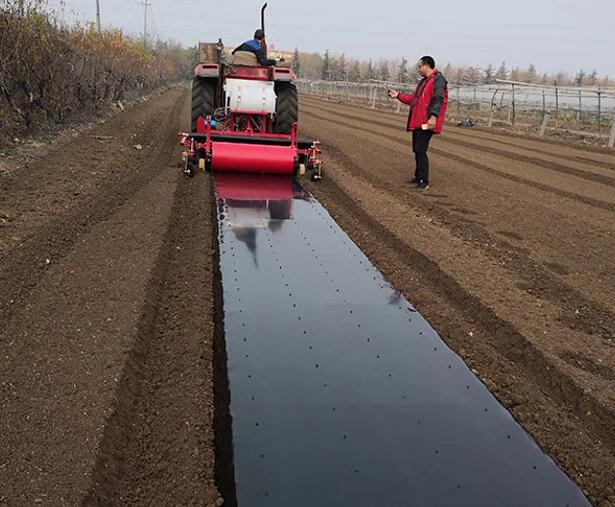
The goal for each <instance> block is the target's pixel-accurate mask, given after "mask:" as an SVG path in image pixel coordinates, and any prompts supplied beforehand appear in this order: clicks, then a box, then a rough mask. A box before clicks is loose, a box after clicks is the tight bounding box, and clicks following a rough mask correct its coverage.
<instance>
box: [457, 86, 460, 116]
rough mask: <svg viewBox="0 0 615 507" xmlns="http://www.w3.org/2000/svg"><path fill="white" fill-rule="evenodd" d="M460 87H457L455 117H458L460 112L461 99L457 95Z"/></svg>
mask: <svg viewBox="0 0 615 507" xmlns="http://www.w3.org/2000/svg"><path fill="white" fill-rule="evenodd" d="M460 89H461V86H457V115H458V116H459V113H460V112H461V98H460V95H459V92H460Z"/></svg>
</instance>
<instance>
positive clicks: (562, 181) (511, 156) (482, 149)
mask: <svg viewBox="0 0 615 507" xmlns="http://www.w3.org/2000/svg"><path fill="white" fill-rule="evenodd" d="M312 107H313V109H314V110H318V111H319V112H320V113H325V115H333V116H332V118H335V121H336V122H337V123H338V124H341V122H340V121H339V118H347V119H350V120H353V121H360V118H358V117H356V116H353V115H347V114H343V113H338V112H335V113H332V112H331V111H330V110H327V109H323V108H316V107H314V106H312ZM310 114H312V113H310ZM320 118H321V119H324V117H323V116H322V115H321V116H320ZM370 123H372V124H373V125H379V126H380V127H384V128H385V129H387V130H389V131H390V132H389V134H388V135H389V136H392V135H393V131H395V132H396V134H395V135H396V136H398V137H399V136H402V135H403V134H402V133H401V132H400V129H399V128H398V127H397V128H396V127H395V126H393V125H389V124H388V123H382V122H378V121H377V120H376V121H374V122H370ZM345 125H346V126H348V127H350V125H351V124H349V123H345ZM375 135H379V132H376V134H375ZM405 141H406V139H405V138H404V142H405ZM450 145H453V146H450ZM438 146H442V147H445V148H447V149H446V150H441V149H440V148H437V150H438V152H439V153H440V154H443V155H448V156H454V154H455V152H457V151H459V149H458V148H457V147H463V148H465V149H466V150H468V151H469V153H472V154H473V157H475V158H476V160H477V162H479V163H481V162H482V164H481V165H482V166H483V167H490V168H491V169H492V170H495V169H494V168H493V167H492V164H489V161H490V160H492V159H493V157H487V156H485V153H488V154H490V155H495V156H496V157H497V158H498V160H499V161H502V159H507V160H510V161H513V162H515V163H514V164H511V163H507V164H505V165H503V166H502V169H503V171H502V170H500V171H499V173H502V174H509V175H510V176H512V177H518V175H519V174H523V175H524V176H525V178H526V179H527V181H529V182H530V183H531V184H536V185H542V186H549V185H550V186H555V187H556V189H557V190H559V191H560V192H567V193H568V194H570V193H571V190H574V193H578V194H579V196H580V197H587V193H588V192H591V193H596V192H597V191H599V190H600V187H596V186H591V185H587V184H586V183H585V181H587V182H597V183H602V184H603V185H605V188H604V189H602V191H601V193H600V194H599V195H601V196H602V197H604V199H605V201H609V204H612V202H611V197H612V190H611V189H610V188H606V187H612V186H613V185H614V184H615V178H614V177H612V176H610V175H604V174H595V173H593V172H588V171H584V170H581V169H579V168H576V167H571V166H567V165H564V164H560V163H556V162H553V161H551V160H548V159H545V158H543V159H538V158H535V157H528V156H526V155H522V154H520V153H513V152H508V151H505V150H499V149H497V148H494V147H492V146H489V145H479V144H476V143H472V142H469V141H468V139H467V138H466V139H457V138H453V137H451V136H448V137H446V136H445V137H443V138H441V139H439V142H438ZM434 152H435V151H434ZM511 166H512V167H514V171H511V170H510V169H509V167H511ZM545 169H547V170H548V171H545ZM549 171H555V172H558V173H560V174H563V175H570V176H574V177H575V178H559V179H558V180H556V183H555V184H554V183H553V180H552V178H551V176H550V175H549ZM576 178H579V179H576ZM580 180H585V181H580Z"/></svg>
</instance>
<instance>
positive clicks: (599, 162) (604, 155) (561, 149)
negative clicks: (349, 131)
mask: <svg viewBox="0 0 615 507" xmlns="http://www.w3.org/2000/svg"><path fill="white" fill-rule="evenodd" d="M301 99H302V102H303V103H306V104H308V105H309V106H310V107H316V108H318V107H319V106H322V104H323V101H320V100H317V99H313V98H311V97H309V96H306V95H302V97H301ZM330 104H331V105H332V107H333V109H340V110H343V111H345V112H348V111H351V110H352V109H354V110H357V109H358V110H364V111H366V112H369V113H370V114H373V113H374V110H373V109H367V108H365V107H361V106H352V105H349V104H340V103H335V102H331V103H330ZM326 111H331V109H327V110H326ZM377 114H378V115H379V117H380V118H390V120H391V122H390V123H389V122H382V121H379V122H378V124H379V125H381V126H383V127H392V128H396V129H397V130H398V131H399V128H400V125H402V124H403V123H404V122H405V120H406V116H407V115H406V114H401V113H399V114H397V113H392V112H390V111H377ZM353 119H361V120H362V119H364V118H361V117H354V118H353ZM376 121H378V120H376ZM370 123H371V120H370ZM459 129H460V127H456V126H451V125H447V131H446V132H447V137H449V138H450V136H451V135H453V136H455V137H456V138H457V139H461V140H463V139H464V134H463V133H462V132H460V131H459ZM464 131H465V132H468V130H467V129H465V130H464ZM469 132H471V133H472V137H473V138H474V139H480V140H482V141H486V142H489V143H496V144H499V145H502V146H507V147H509V148H513V149H515V150H524V151H530V152H532V153H536V154H539V155H546V156H549V157H554V158H558V159H561V160H564V161H566V162H569V161H570V160H575V161H577V162H581V163H583V164H590V165H594V166H600V167H601V168H604V169H609V170H610V171H615V153H613V152H610V151H606V149H605V151H604V152H596V151H594V150H595V149H596V148H593V149H592V148H589V147H587V146H582V145H579V146H575V145H565V144H562V143H561V141H556V140H550V139H541V140H540V141H538V140H536V139H529V138H527V136H522V135H519V134H514V133H506V134H504V133H497V132H489V131H486V130H483V129H481V128H478V129H476V128H474V129H471V130H470V131H469ZM504 135H506V137H507V139H519V142H518V143H515V142H514V141H511V140H504V139H502V137H504ZM535 143H541V144H542V145H550V146H553V148H554V150H557V151H550V150H547V149H544V148H543V149H541V148H536V147H535V146H533V144H535ZM530 145H531V146H530ZM481 148H482V146H481ZM577 151H589V152H590V153H591V154H593V155H595V156H597V157H598V156H599V157H600V158H599V159H598V158H591V157H589V156H583V155H577V154H574V155H573V154H572V153H573V152H577ZM567 152H568V153H567ZM566 153H567V154H566Z"/></svg>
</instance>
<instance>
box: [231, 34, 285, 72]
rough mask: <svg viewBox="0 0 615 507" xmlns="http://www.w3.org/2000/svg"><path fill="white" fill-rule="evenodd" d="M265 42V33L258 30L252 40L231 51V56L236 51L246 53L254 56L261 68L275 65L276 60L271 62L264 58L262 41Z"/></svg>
mask: <svg viewBox="0 0 615 507" xmlns="http://www.w3.org/2000/svg"><path fill="white" fill-rule="evenodd" d="M264 40H265V32H263V30H261V29H260V28H259V29H258V30H256V32H255V33H254V39H252V40H249V41H246V42H244V43H243V44H242V45H241V46H239V47H238V48H236V49H234V50H233V54H235V53H236V52H237V51H248V52H250V53H254V54H255V55H256V59H257V61H258V64H259V65H262V66H263V67H272V66H274V65H275V64H276V63H277V60H272V59H270V58H267V57H266V56H265V51H264V50H263V41H264Z"/></svg>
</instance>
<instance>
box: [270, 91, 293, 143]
mask: <svg viewBox="0 0 615 507" xmlns="http://www.w3.org/2000/svg"><path fill="white" fill-rule="evenodd" d="M275 93H276V95H277V97H278V101H277V104H276V108H275V109H276V111H275V113H276V116H275V123H274V125H273V131H274V133H276V134H290V133H291V132H292V129H293V125H294V124H295V123H297V122H298V120H299V97H298V96H297V87H296V86H295V84H294V83H289V82H286V81H278V82H277V83H276V84H275Z"/></svg>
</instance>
